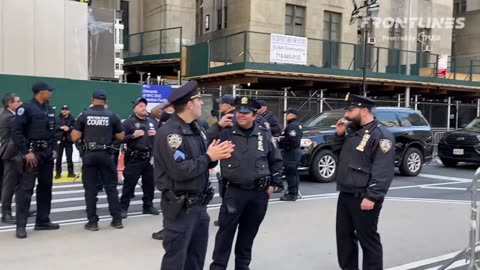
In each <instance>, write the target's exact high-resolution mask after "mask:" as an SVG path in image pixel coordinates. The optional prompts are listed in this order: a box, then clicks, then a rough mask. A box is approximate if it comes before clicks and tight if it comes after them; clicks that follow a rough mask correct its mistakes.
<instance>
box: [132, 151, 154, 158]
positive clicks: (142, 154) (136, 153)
mask: <svg viewBox="0 0 480 270" xmlns="http://www.w3.org/2000/svg"><path fill="white" fill-rule="evenodd" d="M130 156H131V157H133V158H138V159H141V160H146V159H149V158H150V157H151V156H152V152H151V151H150V150H132V151H131V152H130Z"/></svg>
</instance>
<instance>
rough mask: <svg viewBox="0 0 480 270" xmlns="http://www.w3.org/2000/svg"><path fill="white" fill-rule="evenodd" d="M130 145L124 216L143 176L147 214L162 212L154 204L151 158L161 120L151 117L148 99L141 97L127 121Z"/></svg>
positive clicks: (144, 207)
mask: <svg viewBox="0 0 480 270" xmlns="http://www.w3.org/2000/svg"><path fill="white" fill-rule="evenodd" d="M123 128H124V130H125V138H124V139H123V143H126V144H127V150H126V151H125V169H124V170H123V176H124V180H123V181H124V182H123V191H122V197H121V198H120V206H121V207H122V217H123V218H126V217H127V213H128V207H129V205H130V199H131V198H132V197H133V195H134V194H135V186H136V185H137V182H138V179H139V178H140V176H142V189H143V213H144V214H150V215H158V214H159V211H158V209H156V208H155V207H153V194H154V191H155V186H154V184H153V167H152V164H151V161H152V159H153V156H152V150H153V149H152V147H153V136H155V135H156V134H157V123H156V122H155V120H154V119H153V118H151V117H149V116H148V112H147V100H146V99H144V98H138V99H137V100H136V101H135V102H134V104H133V115H132V116H130V117H129V118H128V119H127V120H125V122H123Z"/></svg>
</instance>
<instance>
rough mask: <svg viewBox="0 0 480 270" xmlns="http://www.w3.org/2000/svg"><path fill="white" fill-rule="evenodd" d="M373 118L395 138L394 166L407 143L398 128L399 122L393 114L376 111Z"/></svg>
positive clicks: (400, 129)
mask: <svg viewBox="0 0 480 270" xmlns="http://www.w3.org/2000/svg"><path fill="white" fill-rule="evenodd" d="M375 117H376V118H377V120H378V121H379V122H380V123H381V124H382V125H384V126H385V127H386V128H387V129H388V130H389V131H390V132H391V133H392V134H393V136H394V137H395V164H398V162H400V161H401V158H402V153H403V151H404V149H405V148H404V147H405V144H406V143H407V140H406V138H404V137H403V136H404V134H403V129H402V128H401V127H400V122H399V120H398V118H397V115H396V114H395V112H392V111H382V110H376V111H375Z"/></svg>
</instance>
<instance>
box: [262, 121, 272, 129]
mask: <svg viewBox="0 0 480 270" xmlns="http://www.w3.org/2000/svg"><path fill="white" fill-rule="evenodd" d="M263 125H264V126H265V127H266V128H267V129H270V123H269V122H267V121H265V123H263Z"/></svg>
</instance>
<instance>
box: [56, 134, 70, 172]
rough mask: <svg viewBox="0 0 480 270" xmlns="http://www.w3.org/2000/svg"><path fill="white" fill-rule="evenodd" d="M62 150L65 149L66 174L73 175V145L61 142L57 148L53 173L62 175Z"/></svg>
mask: <svg viewBox="0 0 480 270" xmlns="http://www.w3.org/2000/svg"><path fill="white" fill-rule="evenodd" d="M64 149H65V155H66V156H67V168H68V174H73V161H72V153H73V143H72V142H68V141H61V142H60V143H59V144H58V147H57V163H56V166H55V171H56V172H57V174H58V175H60V174H61V173H62V158H63V150H64Z"/></svg>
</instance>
